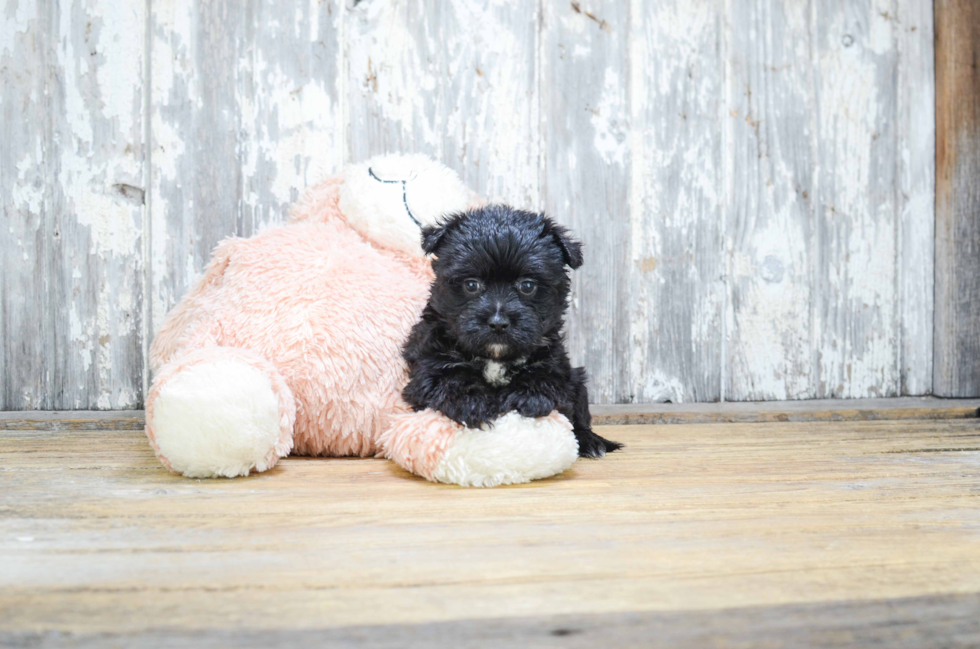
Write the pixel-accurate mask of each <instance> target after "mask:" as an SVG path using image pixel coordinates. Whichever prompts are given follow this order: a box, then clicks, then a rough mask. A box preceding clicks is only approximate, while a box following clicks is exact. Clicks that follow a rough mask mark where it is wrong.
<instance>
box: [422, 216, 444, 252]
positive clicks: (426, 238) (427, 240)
mask: <svg viewBox="0 0 980 649" xmlns="http://www.w3.org/2000/svg"><path fill="white" fill-rule="evenodd" d="M444 236H446V225H445V224H444V223H437V224H435V225H427V226H425V227H424V228H422V250H424V251H425V252H426V254H429V255H431V254H432V253H434V252H435V251H436V250H438V249H439V244H440V243H442V238H443V237H444Z"/></svg>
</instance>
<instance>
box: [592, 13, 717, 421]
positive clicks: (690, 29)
mask: <svg viewBox="0 0 980 649" xmlns="http://www.w3.org/2000/svg"><path fill="white" fill-rule="evenodd" d="M630 19H631V25H632V32H631V38H630V53H629V54H630V78H631V84H630V105H631V109H630V116H631V122H630V139H629V144H630V146H631V148H630V152H629V154H630V163H631V169H630V173H631V187H630V212H629V215H630V232H629V235H630V248H629V249H630V251H631V254H630V257H629V259H628V262H629V266H628V267H625V268H623V269H621V272H623V273H625V274H626V275H627V278H628V283H627V289H628V291H629V293H628V295H626V296H621V299H623V300H624V301H625V302H626V303H627V308H628V312H629V329H628V332H626V335H628V340H627V342H628V350H629V351H628V355H629V360H630V366H629V379H630V385H631V389H630V393H629V401H632V402H637V403H648V402H653V401H666V400H669V401H672V402H686V401H717V400H718V399H719V398H720V397H721V382H722V375H723V369H722V367H723V362H724V360H723V358H722V356H723V349H724V346H723V342H722V340H723V336H724V324H723V322H722V318H723V315H724V314H723V306H724V300H725V254H724V219H723V215H722V209H723V208H722V206H723V203H724V199H725V192H726V187H725V184H724V168H723V167H724V162H723V155H722V144H723V132H722V129H721V128H719V124H720V123H721V121H722V120H723V117H724V116H723V115H722V111H723V108H724V92H723V86H724V71H725V62H724V58H723V57H724V52H723V49H722V46H723V42H724V31H723V28H724V20H723V16H722V15H721V14H720V13H719V12H718V11H717V9H716V4H715V3H713V2H688V1H686V0H680V1H678V2H642V1H640V0H635V1H634V2H633V3H632V5H631V14H630ZM606 254H611V255H616V256H622V255H623V253H622V252H618V253H617V252H615V251H613V250H609V251H608V252H607V253H606ZM619 400H623V399H622V397H620V398H619Z"/></svg>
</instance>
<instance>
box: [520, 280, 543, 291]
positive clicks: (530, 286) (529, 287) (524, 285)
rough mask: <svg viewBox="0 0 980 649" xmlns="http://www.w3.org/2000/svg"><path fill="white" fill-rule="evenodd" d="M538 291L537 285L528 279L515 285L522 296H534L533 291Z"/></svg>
mask: <svg viewBox="0 0 980 649" xmlns="http://www.w3.org/2000/svg"><path fill="white" fill-rule="evenodd" d="M537 289H538V285H537V284H535V283H534V282H532V281H531V280H529V279H526V280H524V281H523V282H521V283H520V284H518V285H517V290H519V291H520V292H521V294H523V295H534V291H536V290H537Z"/></svg>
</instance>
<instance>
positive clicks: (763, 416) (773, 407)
mask: <svg viewBox="0 0 980 649" xmlns="http://www.w3.org/2000/svg"><path fill="white" fill-rule="evenodd" d="M978 410H980V399H937V398H935V397H901V398H892V399H848V400H840V399H811V400H806V401H759V402H750V401H726V402H721V403H717V402H716V403H632V404H615V405H593V406H592V421H593V423H595V424H596V425H598V426H612V425H627V424H629V425H634V424H708V423H723V422H724V423H736V422H743V423H749V422H774V421H794V422H803V421H851V420H861V421H868V420H894V419H970V418H974V417H977V416H980V412H978ZM143 425H144V417H143V411H142V410H124V411H116V412H105V411H68V412H65V411H24V412H0V430H52V431H62V430H143Z"/></svg>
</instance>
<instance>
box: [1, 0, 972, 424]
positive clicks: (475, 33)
mask: <svg viewBox="0 0 980 649" xmlns="http://www.w3.org/2000/svg"><path fill="white" fill-rule="evenodd" d="M8 4H9V5H10V7H9V9H8V10H7V11H6V12H5V13H4V16H3V17H2V20H3V22H2V24H3V32H2V34H3V37H4V38H3V41H2V44H0V48H2V49H0V57H2V61H3V63H2V65H0V74H2V75H3V87H2V88H0V110H2V114H3V117H4V119H3V124H2V126H0V129H2V132H0V135H2V136H3V142H4V147H3V149H2V150H0V183H2V184H3V186H4V187H9V188H11V190H10V191H6V192H3V193H2V196H0V204H2V205H3V211H4V212H3V213H4V216H5V225H6V232H5V235H6V237H5V238H4V239H3V240H2V241H0V265H2V266H0V267H2V269H3V279H2V281H0V334H2V339H0V395H2V396H0V408H4V409H25V408H45V409H50V408H134V407H140V406H141V405H142V398H143V384H144V381H145V379H146V377H145V376H143V375H144V374H145V373H144V372H143V365H144V359H143V357H144V355H145V349H146V345H147V343H148V341H149V339H151V338H152V335H153V332H154V331H155V330H156V329H157V328H158V327H159V326H160V324H161V322H162V320H163V318H164V316H165V314H166V312H167V311H168V310H169V309H170V308H171V306H172V305H173V304H175V303H176V301H177V300H178V299H179V298H180V297H181V296H182V295H183V293H184V292H185V291H186V290H187V289H188V288H189V286H190V285H192V284H193V282H194V281H195V279H196V278H197V277H198V275H199V274H200V272H201V270H202V268H203V266H204V264H205V263H206V262H207V260H208V259H209V257H210V254H211V250H212V248H213V247H214V245H215V244H216V243H217V242H218V241H220V240H221V239H223V238H225V237H227V236H234V235H240V236H248V235H250V234H252V233H254V232H256V231H257V230H259V229H261V228H263V227H267V226H269V225H272V224H276V223H280V222H282V221H283V220H284V218H285V214H286V211H287V209H288V206H289V204H290V203H291V202H292V201H293V200H295V199H296V198H297V197H298V196H299V195H300V193H301V192H302V191H303V189H304V188H305V187H307V186H308V185H310V184H311V183H314V182H316V181H317V180H319V179H320V178H322V177H324V176H325V175H327V174H330V173H333V172H335V171H336V170H338V169H339V168H340V167H341V166H342V165H343V164H344V163H345V162H348V161H352V160H360V159H363V158H365V157H367V156H369V155H372V154H375V153H381V152H385V151H409V152H413V151H417V152H423V153H427V154H429V155H432V156H434V157H436V158H438V159H440V160H442V161H443V162H445V163H446V164H447V165H449V166H450V167H452V168H454V169H456V170H457V171H458V172H459V173H460V174H461V175H462V177H463V179H464V180H465V181H466V182H467V184H469V185H470V186H471V187H473V188H474V189H475V190H477V191H478V192H480V193H481V194H482V195H484V196H485V197H487V198H489V199H491V200H502V201H508V202H511V203H514V204H517V205H520V206H525V207H532V208H542V209H545V210H546V211H548V212H549V213H550V214H552V215H553V216H554V217H556V218H557V219H558V220H560V221H561V222H563V223H566V224H569V225H570V226H571V227H572V228H573V229H574V230H575V231H576V232H577V234H579V236H581V237H582V238H583V239H584V240H585V243H586V260H587V263H586V266H585V267H584V268H582V269H581V270H580V271H578V272H577V273H576V274H575V275H576V278H575V284H574V295H573V301H572V306H571V312H570V317H569V329H568V332H569V346H570V350H571V352H572V356H573V359H574V360H575V361H576V362H577V363H580V364H584V365H585V366H586V367H587V369H588V370H589V372H590V374H591V376H592V398H593V400H594V401H596V402H598V403H613V402H633V403H637V402H639V403H643V402H650V401H661V400H670V401H673V402H678V401H684V402H690V401H713V400H717V399H726V400H756V399H795V398H825V397H875V396H897V395H916V394H928V393H930V391H932V388H933V380H934V378H935V379H936V380H939V379H940V377H942V381H943V382H944V385H945V386H946V387H944V388H943V389H942V390H938V391H939V392H940V393H942V394H950V395H954V394H956V395H966V394H980V388H976V389H974V388H971V387H970V386H971V385H973V386H975V385H980V376H978V374H977V373H978V372H980V370H978V369H977V368H978V367H980V365H978V364H977V363H973V362H971V361H970V359H972V358H974V357H976V355H977V354H976V352H978V351H980V349H978V348H977V345H980V343H977V341H978V340H980V325H976V323H975V322H974V321H975V320H976V321H980V318H976V317H975V312H974V311H971V309H975V308H976V307H975V305H976V304H978V303H980V299H978V298H980V282H978V281H977V280H976V279H975V278H976V277H977V276H980V273H977V272H974V271H975V269H976V268H977V267H978V263H980V262H978V261H977V256H978V253H976V246H974V245H973V244H974V242H975V241H976V240H978V236H980V234H978V233H980V231H978V230H977V229H976V228H977V227H980V226H976V223H977V222H978V219H976V218H973V217H974V216H975V214H976V211H977V210H976V209H975V207H971V206H975V205H977V204H980V198H977V191H976V189H975V187H974V185H975V183H973V181H972V179H973V178H974V177H976V175H977V171H976V170H977V168H978V164H980V163H976V159H980V158H978V157H977V154H976V149H977V146H976V144H975V139H976V138H975V137H974V135H975V133H976V129H977V127H976V124H977V119H976V113H977V111H978V110H980V109H977V108H976V107H977V105H980V100H978V99H975V97H976V93H973V94H969V93H965V92H963V91H962V88H964V87H967V86H969V87H973V86H970V84H974V85H975V81H976V68H975V67H972V66H973V63H971V61H972V59H971V58H970V57H971V56H972V55H971V54H970V52H973V51H974V50H973V49H970V48H971V47H972V48H974V49H975V41H976V39H974V38H972V33H971V34H967V36H963V35H962V34H961V32H963V30H968V29H969V28H970V27H964V25H969V26H972V24H973V22H975V21H971V20H969V19H968V20H957V19H955V18H953V19H948V20H947V22H948V23H949V32H950V33H949V34H947V35H945V36H942V37H941V38H940V45H941V49H942V52H945V53H944V54H942V56H943V57H944V58H942V59H941V60H940V61H939V62H938V63H939V65H940V67H941V68H942V69H944V70H948V71H949V74H948V75H947V82H945V83H946V85H944V86H943V87H942V88H940V89H939V91H940V96H946V97H949V99H948V100H947V101H946V102H945V104H943V105H944V106H945V108H943V110H944V111H945V112H943V114H942V115H941V116H940V119H941V122H942V124H944V125H947V126H948V128H947V130H948V131H949V132H950V133H953V131H956V133H959V134H960V135H949V136H948V137H946V136H944V138H945V139H943V140H941V141H940V142H938V143H937V145H936V146H937V147H938V150H939V152H940V154H941V156H945V157H943V158H942V159H943V160H944V161H945V162H944V164H945V165H946V168H948V169H949V170H955V173H956V174H960V175H955V177H954V175H950V174H951V173H952V171H949V172H948V173H947V172H944V173H946V176H947V177H946V180H944V184H943V186H942V187H943V188H944V189H942V191H943V194H942V196H940V197H939V199H938V200H939V201H940V203H941V204H942V205H946V206H947V208H946V212H945V213H946V214H947V215H948V216H947V221H946V223H947V225H946V226H944V229H943V230H942V231H941V232H940V237H939V239H937V235H936V234H935V232H934V228H933V224H934V219H933V217H934V214H933V203H934V200H935V185H934V177H935V176H934V164H933V147H934V134H935V129H934V124H933V116H934V110H933V105H932V99H931V97H932V91H933V87H934V85H933V84H934V81H933V79H934V77H933V75H934V71H933V65H932V52H933V45H932V37H933V20H932V9H931V7H932V3H931V2H929V1H928V0H910V1H909V2H898V0H848V1H847V2H843V3H840V2H830V1H824V0H814V1H813V2H807V3H799V2H784V1H782V0H760V1H759V2H745V1H743V0H730V1H729V2H726V3H722V2H717V1H715V0H698V1H695V2H673V1H670V2H641V1H639V0H581V1H576V2H564V3H524V2H517V3H514V2H504V1H503V0H452V1H451V2H435V1H434V0H391V1H388V0H363V1H358V2H342V1H341V0H324V1H322V2H321V1H319V0H284V1H281V2H280V1H278V0H247V1H245V2H229V1H228V0H193V1H191V2H177V1H176V0H159V1H157V0H154V2H152V3H149V5H148V6H149V7H150V10H149V11H150V13H149V15H147V13H146V11H147V9H146V6H145V3H137V4H132V3H121V2H118V0H116V1H113V2H95V0H76V1H74V2H69V3H67V4H64V3H62V4H58V3H54V2H51V1H50V0H18V2H17V3H16V4H12V3H8ZM961 5H962V6H961ZM946 6H949V7H957V9H956V11H967V12H969V11H974V9H973V8H972V6H971V5H969V3H966V4H963V3H955V2H948V0H944V3H943V4H942V5H941V6H940V5H937V11H939V10H940V9H941V8H942V7H946ZM962 7H966V9H963V8H962ZM951 11H952V10H951ZM940 13H941V12H940ZM968 18H969V16H968ZM956 30H960V31H956ZM954 32H955V33H956V34H960V35H959V36H953V35H952V34H954ZM964 33H965V32H964ZM971 39H972V40H971ZM147 53H148V55H147ZM957 57H959V58H957ZM147 58H148V59H149V60H147ZM957 84H958V85H957ZM970 97H973V99H970ZM24 115H31V116H40V117H39V118H37V119H31V120H28V121H27V122H26V124H27V126H26V127H23V125H24V123H25V122H24V117H23V116H24ZM944 128H946V126H944ZM971 129H972V130H971ZM962 134H965V135H962ZM147 136H148V137H149V145H150V146H144V140H145V139H147ZM950 138H952V139H950ZM956 138H959V139H956ZM963 138H968V139H969V138H973V140H970V142H967V140H963ZM961 140H962V142H967V143H966V144H957V143H959V142H961ZM944 152H945V153H944ZM144 190H145V191H144ZM144 195H145V199H144ZM950 197H955V201H959V202H951V201H953V198H950ZM943 201H945V202H943ZM964 206H965V207H964ZM971 246H972V247H971ZM934 255H936V256H937V258H938V259H939V260H940V263H941V266H939V267H936V268H934V266H933V256H934ZM934 274H935V285H936V286H937V287H939V290H940V293H938V294H937V296H938V300H939V302H940V303H941V304H943V305H944V306H943V309H942V311H941V312H936V313H935V315H934V314H933V300H934V295H933V284H934ZM960 284H963V286H965V287H966V288H963V287H961V286H960ZM144 293H145V295H144ZM144 297H145V299H144ZM971 314H972V315H971ZM971 318H972V320H971ZM934 320H935V323H936V327H935V328H934ZM971 323H972V324H971ZM975 325H976V326H975ZM934 338H935V341H936V342H935V343H934V342H933V340H934ZM934 344H935V345H937V347H936V354H937V358H938V357H941V358H942V362H941V363H940V364H938V365H937V366H936V367H935V368H933V363H932V357H933V346H934Z"/></svg>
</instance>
